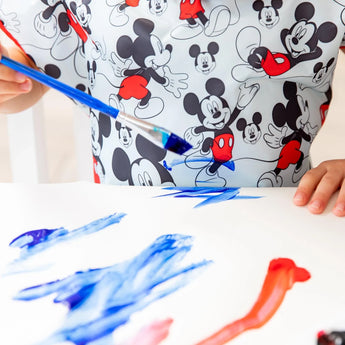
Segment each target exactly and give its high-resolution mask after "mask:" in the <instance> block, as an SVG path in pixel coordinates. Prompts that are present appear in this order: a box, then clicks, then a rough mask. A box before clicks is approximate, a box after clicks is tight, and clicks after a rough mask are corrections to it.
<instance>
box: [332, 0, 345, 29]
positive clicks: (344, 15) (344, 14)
mask: <svg viewBox="0 0 345 345" xmlns="http://www.w3.org/2000/svg"><path fill="white" fill-rule="evenodd" d="M334 1H335V2H336V3H337V4H339V5H341V6H344V7H345V0H334ZM340 17H341V21H342V22H343V24H344V25H345V8H344V9H343V11H342V12H341V15H340Z"/></svg>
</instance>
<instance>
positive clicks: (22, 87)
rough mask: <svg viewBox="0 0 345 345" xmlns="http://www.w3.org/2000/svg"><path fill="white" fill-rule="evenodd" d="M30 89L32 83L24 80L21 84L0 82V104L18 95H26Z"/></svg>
mask: <svg viewBox="0 0 345 345" xmlns="http://www.w3.org/2000/svg"><path fill="white" fill-rule="evenodd" d="M31 89H32V82H31V80H30V79H26V80H25V81H24V82H22V83H17V82H10V81H4V80H0V102H5V101H6V100H9V99H11V98H13V97H15V96H16V95H18V94H22V93H27V92H29V91H31Z"/></svg>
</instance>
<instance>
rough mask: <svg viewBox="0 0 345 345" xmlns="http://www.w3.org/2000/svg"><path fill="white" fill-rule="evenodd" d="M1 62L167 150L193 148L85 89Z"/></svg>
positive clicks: (19, 65)
mask: <svg viewBox="0 0 345 345" xmlns="http://www.w3.org/2000/svg"><path fill="white" fill-rule="evenodd" d="M0 62H1V63H2V64H3V65H5V66H7V67H9V68H11V69H13V70H15V71H17V72H20V73H22V74H24V75H26V76H27V77H29V78H32V79H34V80H36V81H38V82H40V83H42V84H44V85H47V86H49V87H51V88H53V89H55V90H58V91H60V92H62V93H63V94H65V95H66V96H68V97H70V98H72V99H74V100H76V101H78V102H80V103H82V104H85V105H87V106H88V107H90V108H92V109H96V110H99V111H101V112H102V113H104V114H106V115H108V116H110V117H112V118H114V119H116V120H118V121H123V122H126V123H128V124H129V125H133V126H135V127H136V128H138V129H139V131H140V133H141V134H142V135H144V136H145V137H147V139H149V140H150V141H152V142H153V143H155V144H157V145H159V146H161V147H163V148H164V149H166V150H169V151H172V152H175V153H177V154H180V155H182V154H184V153H185V152H186V151H188V150H189V149H191V148H192V145H191V144H189V143H188V142H187V141H185V140H184V139H182V138H181V137H179V136H178V135H176V134H174V133H172V132H171V131H169V130H167V129H165V128H162V127H159V126H155V125H154V124H152V123H150V122H147V121H143V120H140V119H137V118H136V117H134V116H131V115H128V114H126V113H124V112H123V111H120V110H118V109H116V108H113V107H111V106H109V105H107V104H105V103H103V102H102V101H100V100H99V99H97V98H94V97H92V96H91V95H89V94H87V93H85V92H83V91H80V90H78V89H75V88H73V87H71V86H69V85H66V84H64V83H62V82H61V81H58V80H56V79H54V78H52V77H50V76H49V75H46V74H44V73H42V72H40V71H37V70H35V69H33V68H31V67H28V66H26V65H23V64H21V63H20V62H17V61H14V60H12V59H10V58H8V57H6V56H2V57H1V60H0Z"/></svg>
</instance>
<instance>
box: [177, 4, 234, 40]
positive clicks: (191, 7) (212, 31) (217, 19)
mask: <svg viewBox="0 0 345 345" xmlns="http://www.w3.org/2000/svg"><path fill="white" fill-rule="evenodd" d="M227 5H228V7H227V6H225V5H218V6H216V7H214V8H213V9H212V10H211V12H210V14H209V16H206V14H205V9H204V7H203V6H202V4H201V0H180V20H183V21H185V23H183V24H181V25H179V26H177V27H176V28H175V29H174V30H173V31H172V32H171V36H172V37H173V38H175V39H179V40H186V39H189V38H193V37H196V36H198V35H200V34H201V33H202V32H204V34H205V35H206V36H209V37H215V36H219V35H221V34H223V33H224V32H225V31H226V30H227V28H228V27H229V25H234V24H236V23H237V22H238V20H239V18H240V14H239V10H238V7H237V4H236V0H230V1H228V3H227Z"/></svg>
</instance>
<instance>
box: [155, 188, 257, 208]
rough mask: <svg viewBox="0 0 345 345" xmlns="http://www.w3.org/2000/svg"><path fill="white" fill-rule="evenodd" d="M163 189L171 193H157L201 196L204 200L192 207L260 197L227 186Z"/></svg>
mask: <svg viewBox="0 0 345 345" xmlns="http://www.w3.org/2000/svg"><path fill="white" fill-rule="evenodd" d="M163 189H165V190H171V191H173V193H169V194H165V195H159V197H163V196H174V197H175V198H202V199H205V200H204V201H202V202H200V203H199V204H197V205H196V206H194V208H198V207H202V206H206V205H210V204H215V203H220V202H223V201H228V200H232V199H260V198H262V197H261V196H250V195H239V193H240V188H228V187H220V188H217V187H166V188H163Z"/></svg>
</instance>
